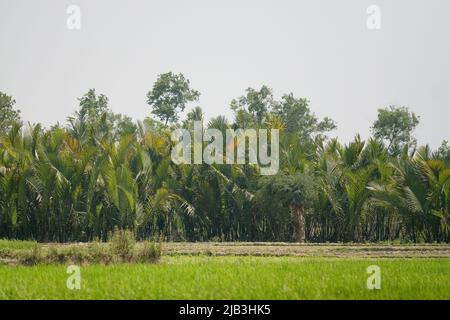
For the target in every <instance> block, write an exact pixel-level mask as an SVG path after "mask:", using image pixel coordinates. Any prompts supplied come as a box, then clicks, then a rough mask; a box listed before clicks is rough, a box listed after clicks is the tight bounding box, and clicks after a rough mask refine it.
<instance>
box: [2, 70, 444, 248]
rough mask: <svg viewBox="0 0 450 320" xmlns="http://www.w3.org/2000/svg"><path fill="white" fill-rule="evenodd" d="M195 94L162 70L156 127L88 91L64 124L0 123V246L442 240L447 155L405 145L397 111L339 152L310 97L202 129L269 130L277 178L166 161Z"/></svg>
mask: <svg viewBox="0 0 450 320" xmlns="http://www.w3.org/2000/svg"><path fill="white" fill-rule="evenodd" d="M197 97H198V92H196V91H195V90H193V89H191V88H190V85H189V82H188V81H187V80H186V79H185V78H184V76H182V75H174V74H171V73H170V74H165V75H161V76H160V77H159V78H158V81H157V83H156V84H155V86H154V88H153V90H152V91H151V92H150V93H149V95H148V99H149V100H148V102H149V103H150V104H151V105H152V107H153V108H154V110H153V111H154V114H156V115H157V116H158V117H159V118H160V119H161V120H162V121H163V122H159V121H157V120H153V119H150V118H147V119H145V120H144V121H142V122H138V123H134V122H133V121H132V120H131V119H129V118H128V117H125V116H122V115H116V114H113V113H112V111H111V110H110V109H109V107H108V99H107V97H105V96H104V95H97V94H96V93H95V91H94V90H90V91H89V92H88V93H87V94H86V95H85V96H83V97H82V98H81V99H80V108H79V110H78V111H76V112H75V114H74V115H73V116H71V117H69V119H68V123H67V124H66V125H65V126H61V125H55V126H53V127H51V128H48V129H44V128H42V127H41V125H39V124H37V125H28V126H22V124H20V123H18V122H15V123H13V124H12V125H9V124H8V126H7V127H4V128H2V129H1V130H0V132H1V134H0V238H1V237H6V238H19V239H33V240H38V241H59V242H66V241H90V240H92V239H95V238H100V239H103V240H106V238H107V235H108V233H109V232H110V231H111V230H113V229H114V228H115V227H117V228H119V229H129V230H132V231H133V232H134V233H135V234H136V235H137V237H138V238H139V239H142V238H150V237H155V238H160V239H162V240H189V241H207V240H210V239H216V240H223V241H237V240H240V241H300V242H303V241H309V242H326V241H330V242H337V241H355V242H359V241H385V240H392V239H401V240H402V241H415V242H420V241H426V242H434V241H438V242H448V240H449V224H448V213H449V207H450V149H449V147H448V145H447V144H446V143H443V145H442V147H441V148H440V149H439V150H437V151H436V152H432V151H431V150H430V149H429V148H428V147H427V146H425V147H420V148H411V145H410V144H409V142H410V141H412V136H411V131H412V129H414V127H415V126H416V125H417V123H416V122H417V117H416V116H415V115H414V114H411V113H409V111H408V110H407V109H405V108H391V109H383V110H381V111H380V112H382V115H381V116H380V117H379V120H378V122H377V123H376V124H375V125H374V130H376V131H375V135H376V136H375V137H373V138H371V139H369V140H368V141H362V140H361V138H360V137H359V136H358V135H357V136H356V137H355V139H354V141H352V142H350V143H349V144H346V145H343V144H341V143H339V142H338V141H337V140H336V139H329V138H327V136H326V134H327V132H329V131H330V130H332V129H334V128H335V127H336V124H335V123H334V122H333V121H332V120H330V119H328V118H325V119H318V118H317V117H316V116H315V115H314V113H313V112H312V111H311V110H310V109H309V106H308V104H309V102H308V100H306V99H301V98H296V97H294V96H293V95H292V94H287V95H284V96H283V97H282V99H281V100H280V101H276V100H275V99H274V98H273V96H272V92H271V90H270V89H269V88H267V87H262V88H261V89H260V90H255V89H251V88H249V89H247V91H246V94H245V95H244V96H242V97H241V98H238V99H237V100H234V101H233V102H232V103H231V107H232V109H233V110H234V112H235V119H234V121H233V122H229V121H228V120H227V119H226V118H225V117H223V116H220V117H217V118H214V119H211V120H210V122H209V123H208V124H207V125H206V127H211V128H216V129H219V130H221V131H222V132H223V131H224V130H226V129H227V128H255V129H260V128H269V129H270V128H275V129H279V130H280V171H279V173H278V174H277V175H275V176H270V177H261V175H260V174H259V169H258V168H257V167H256V166H254V165H208V164H202V165H175V164H174V163H173V162H172V161H171V156H170V155H171V150H172V148H173V142H172V141H171V139H170V134H171V132H172V130H173V129H174V128H176V127H181V126H183V127H185V128H191V126H192V123H193V121H194V120H202V119H203V113H202V110H201V109H200V108H195V109H193V110H192V111H191V112H189V113H188V114H187V117H186V119H184V121H181V122H180V121H178V119H179V115H178V113H179V112H180V111H182V110H183V109H184V108H185V105H186V104H187V103H188V102H190V101H194V100H195V99H196V98H197ZM397 113H400V114H401V116H402V117H403V119H407V120H408V121H409V122H408V123H406V124H405V123H403V122H402V123H401V124H400V125H399V124H398V123H397V122H396V121H395V119H396V118H395V117H396V116H395V115H396V114H397ZM386 119H387V120H386ZM405 121H406V120H405ZM164 122H166V123H164ZM168 124H169V125H168ZM389 124H392V125H395V128H391V129H392V130H389ZM390 133H391V135H390V136H389V134H390ZM394 133H395V137H393V134H394ZM390 138H392V139H390ZM405 145H406V147H404V146H405ZM393 146H395V148H393ZM402 146H403V147H402ZM401 147H402V148H401ZM394 151H395V152H394Z"/></svg>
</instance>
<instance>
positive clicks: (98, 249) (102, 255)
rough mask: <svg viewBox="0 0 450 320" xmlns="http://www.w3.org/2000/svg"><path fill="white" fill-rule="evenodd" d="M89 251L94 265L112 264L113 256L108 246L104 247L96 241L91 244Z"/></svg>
mask: <svg viewBox="0 0 450 320" xmlns="http://www.w3.org/2000/svg"><path fill="white" fill-rule="evenodd" d="M88 249H89V256H90V261H92V262H93V263H105V264H109V263H111V261H112V256H111V252H110V250H109V247H108V246H106V245H102V244H101V243H100V242H99V241H94V242H92V243H90V244H89V248H88Z"/></svg>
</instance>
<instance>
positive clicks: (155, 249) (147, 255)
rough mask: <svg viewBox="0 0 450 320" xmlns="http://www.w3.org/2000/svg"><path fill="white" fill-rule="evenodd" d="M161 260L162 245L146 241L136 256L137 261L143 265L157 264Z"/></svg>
mask: <svg viewBox="0 0 450 320" xmlns="http://www.w3.org/2000/svg"><path fill="white" fill-rule="evenodd" d="M160 258H161V244H159V243H155V242H150V241H144V242H143V243H142V245H141V248H140V249H139V250H138V252H137V254H136V260H137V261H138V262H141V263H155V262H157V261H159V259H160Z"/></svg>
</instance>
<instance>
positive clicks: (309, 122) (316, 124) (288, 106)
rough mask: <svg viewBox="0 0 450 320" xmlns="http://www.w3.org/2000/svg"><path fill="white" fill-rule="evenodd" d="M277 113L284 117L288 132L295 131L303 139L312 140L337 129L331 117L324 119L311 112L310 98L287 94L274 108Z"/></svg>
mask: <svg viewBox="0 0 450 320" xmlns="http://www.w3.org/2000/svg"><path fill="white" fill-rule="evenodd" d="M274 112H275V114H277V115H278V116H279V117H280V118H281V119H283V121H284V123H285V127H286V132H287V133H294V134H296V135H297V136H298V137H299V138H300V139H302V140H303V141H307V140H312V139H313V138H314V137H315V136H316V135H318V134H323V133H326V132H329V131H331V130H334V129H336V124H335V122H334V121H333V120H331V119H330V118H327V117H325V118H324V119H323V120H320V119H318V118H317V116H316V115H315V114H314V113H313V112H311V109H310V108H309V101H308V99H304V98H296V97H294V95H293V94H292V93H290V94H285V95H283V97H282V98H281V101H280V102H279V103H277V105H276V106H275V108H274Z"/></svg>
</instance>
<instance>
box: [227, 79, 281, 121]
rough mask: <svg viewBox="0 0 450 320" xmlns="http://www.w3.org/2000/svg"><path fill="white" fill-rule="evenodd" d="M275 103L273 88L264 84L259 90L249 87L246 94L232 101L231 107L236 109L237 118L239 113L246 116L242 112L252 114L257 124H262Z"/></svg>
mask: <svg viewBox="0 0 450 320" xmlns="http://www.w3.org/2000/svg"><path fill="white" fill-rule="evenodd" d="M273 104H274V100H273V94H272V89H270V88H269V87H267V86H265V85H264V86H262V87H261V89H259V90H256V89H253V88H247V90H245V95H243V96H241V97H239V98H237V99H233V100H232V101H231V109H232V110H234V112H235V113H236V115H237V118H238V115H239V114H240V116H241V117H244V118H245V116H244V115H243V114H242V113H244V114H245V113H246V114H249V115H251V117H252V118H253V120H254V121H255V122H256V123H257V124H261V123H262V122H263V120H264V117H265V116H266V114H267V112H269V111H270V110H271V108H272V106H273Z"/></svg>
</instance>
